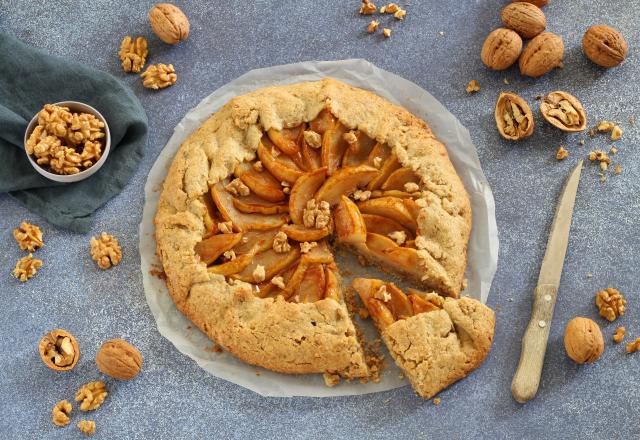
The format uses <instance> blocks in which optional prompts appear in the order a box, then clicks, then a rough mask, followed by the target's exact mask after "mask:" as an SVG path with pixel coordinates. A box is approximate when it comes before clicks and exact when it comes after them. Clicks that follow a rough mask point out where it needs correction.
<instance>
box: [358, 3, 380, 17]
mask: <svg viewBox="0 0 640 440" xmlns="http://www.w3.org/2000/svg"><path fill="white" fill-rule="evenodd" d="M377 9H378V8H377V7H376V5H375V4H374V3H373V2H371V1H370V0H362V6H360V13H361V14H363V15H371V14H373V13H375V12H376V10H377Z"/></svg>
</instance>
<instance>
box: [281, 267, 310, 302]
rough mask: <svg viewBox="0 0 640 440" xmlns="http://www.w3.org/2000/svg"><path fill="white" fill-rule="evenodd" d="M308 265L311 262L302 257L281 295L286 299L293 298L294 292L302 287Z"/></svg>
mask: <svg viewBox="0 0 640 440" xmlns="http://www.w3.org/2000/svg"><path fill="white" fill-rule="evenodd" d="M308 267H309V263H308V262H307V261H306V260H305V259H304V258H302V259H301V260H300V263H299V264H298V266H297V267H296V269H295V270H294V271H293V273H292V274H291V277H290V278H289V280H288V281H287V283H286V284H285V287H284V289H282V291H281V292H280V293H279V295H282V297H283V298H284V299H286V300H288V299H289V298H291V297H292V296H293V294H294V293H295V292H296V291H297V290H298V287H300V283H302V280H303V279H304V274H305V273H306V271H307V268H308Z"/></svg>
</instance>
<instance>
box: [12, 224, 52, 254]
mask: <svg viewBox="0 0 640 440" xmlns="http://www.w3.org/2000/svg"><path fill="white" fill-rule="evenodd" d="M13 238H15V239H16V241H17V242H18V246H20V249H22V250H23V251H29V252H34V251H35V250H36V249H38V248H41V247H42V246H43V245H44V241H42V230H41V229H40V227H39V226H38V225H33V224H31V223H27V222H22V223H20V226H19V227H17V228H16V229H14V230H13Z"/></svg>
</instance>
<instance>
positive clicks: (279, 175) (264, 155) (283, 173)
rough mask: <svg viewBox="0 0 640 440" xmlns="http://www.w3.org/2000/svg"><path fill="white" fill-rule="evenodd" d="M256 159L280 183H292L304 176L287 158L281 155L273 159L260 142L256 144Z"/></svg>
mask: <svg viewBox="0 0 640 440" xmlns="http://www.w3.org/2000/svg"><path fill="white" fill-rule="evenodd" d="M258 157H259V158H260V161H261V162H262V165H264V167H265V168H266V169H267V170H269V172H270V173H271V174H272V175H273V176H274V177H275V178H276V179H278V180H279V181H280V182H283V181H284V182H289V183H294V182H295V181H296V180H298V177H300V176H302V175H303V174H304V171H302V170H300V169H299V168H298V166H297V165H296V164H295V163H294V162H293V160H292V159H291V158H290V157H289V156H287V155H284V154H281V155H280V156H278V157H277V158H276V157H273V155H272V154H271V152H270V151H269V149H268V148H267V147H265V146H264V145H263V144H262V142H261V143H260V144H258Z"/></svg>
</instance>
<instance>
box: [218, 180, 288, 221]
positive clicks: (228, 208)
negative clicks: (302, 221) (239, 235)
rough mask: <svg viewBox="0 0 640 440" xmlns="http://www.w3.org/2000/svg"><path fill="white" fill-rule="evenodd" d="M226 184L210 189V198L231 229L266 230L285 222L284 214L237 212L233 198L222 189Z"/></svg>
mask: <svg viewBox="0 0 640 440" xmlns="http://www.w3.org/2000/svg"><path fill="white" fill-rule="evenodd" d="M226 183H227V182H225V181H221V182H218V183H216V184H215V185H213V186H212V187H211V188H210V191H211V198H212V199H213V202H214V203H215V204H216V207H217V208H218V211H219V212H220V215H221V216H222V217H223V218H224V220H225V221H230V222H232V224H233V228H234V229H235V230H236V231H238V232H241V231H248V230H267V229H273V228H279V227H280V226H282V225H283V224H285V223H286V222H287V219H288V217H287V215H285V214H271V215H262V214H245V213H244V212H241V211H239V210H238V209H237V208H236V207H235V206H234V204H233V200H234V197H233V195H231V194H230V193H229V192H227V191H226V190H225V189H224V187H225V185H226Z"/></svg>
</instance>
